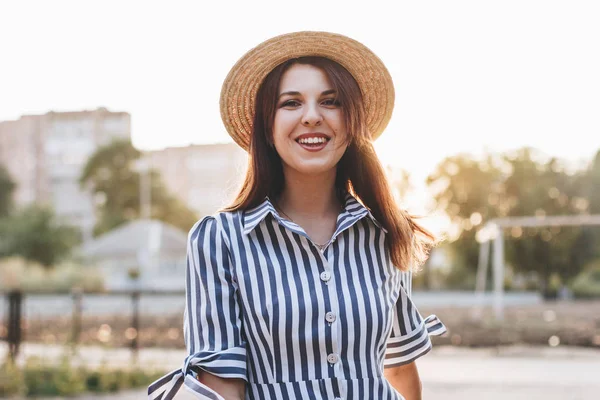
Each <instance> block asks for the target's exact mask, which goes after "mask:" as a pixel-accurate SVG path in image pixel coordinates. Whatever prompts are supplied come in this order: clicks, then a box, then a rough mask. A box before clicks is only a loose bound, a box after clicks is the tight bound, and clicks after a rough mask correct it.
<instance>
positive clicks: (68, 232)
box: [0, 205, 81, 267]
mask: <svg viewBox="0 0 600 400" xmlns="http://www.w3.org/2000/svg"><path fill="white" fill-rule="evenodd" d="M80 242H81V235H80V232H79V230H78V229H77V228H75V227H73V226H70V225H67V224H64V223H61V222H60V221H58V220H57V218H56V217H55V215H54V212H53V211H52V210H50V209H48V208H44V207H39V206H36V205H31V206H28V207H26V208H24V209H22V210H19V211H18V212H16V213H15V214H12V215H10V216H9V217H7V218H4V219H2V220H0V257H8V256H13V255H18V256H22V257H24V258H26V259H27V260H31V261H35V262H38V263H40V264H42V265H44V266H46V267H49V266H52V265H54V264H55V263H57V262H59V261H61V260H64V259H66V258H67V257H68V256H69V255H70V254H71V251H72V250H73V248H74V247H75V246H77V245H78V244H79V243H80Z"/></svg>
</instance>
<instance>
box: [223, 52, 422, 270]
mask: <svg viewBox="0 0 600 400" xmlns="http://www.w3.org/2000/svg"><path fill="white" fill-rule="evenodd" d="M294 64H309V65H313V66H315V67H317V68H320V69H321V70H323V71H324V72H325V74H326V75H327V77H328V78H329V81H330V83H331V84H332V86H333V88H334V89H335V90H336V93H337V97H338V99H337V100H338V101H339V102H340V104H341V107H342V112H343V115H344V119H345V123H346V129H347V132H348V135H347V137H348V139H347V140H348V148H347V149H346V152H345V153H344V155H343V156H342V158H341V160H340V162H339V163H338V165H337V175H336V182H335V185H336V191H337V194H338V197H339V198H340V201H342V202H343V198H344V195H345V193H351V194H353V195H354V196H355V197H356V198H357V199H358V200H359V201H360V202H361V203H362V204H363V205H364V206H365V207H367V208H368V209H369V210H370V211H371V213H372V214H373V216H374V217H375V219H377V221H379V222H380V223H381V224H382V225H383V227H384V228H385V229H386V230H387V235H386V239H385V240H386V242H385V243H386V246H387V248H388V251H389V253H390V258H391V261H392V263H393V264H394V265H395V266H396V267H398V268H399V269H401V270H403V271H406V270H409V269H416V268H417V267H418V266H419V265H420V264H421V263H422V262H424V261H425V259H426V257H427V253H428V250H429V248H430V247H431V245H432V244H433V241H434V237H433V235H432V234H431V233H429V232H428V231H427V230H425V229H424V228H423V227H421V226H420V225H419V224H417V223H416V222H415V221H414V218H413V217H412V216H411V215H409V214H408V213H407V212H406V211H404V210H402V209H400V208H399V207H398V206H397V204H396V203H395V201H394V197H393V195H392V191H391V189H390V185H389V183H388V180H387V177H386V174H385V171H384V169H383V167H382V166H381V163H380V161H379V158H378V157H377V154H376V153H375V149H374V147H373V142H372V140H371V135H370V133H369V131H368V129H367V124H366V120H365V110H364V103H363V99H362V94H361V92H360V88H359V86H358V84H357V83H356V81H355V80H354V78H353V77H352V75H351V74H350V73H349V72H348V71H347V70H346V69H345V68H344V67H342V66H341V65H340V64H338V63H336V62H335V61H332V60H330V59H327V58H324V57H301V58H295V59H291V60H288V61H286V62H284V63H283V64H280V65H279V66H277V67H276V68H275V69H273V71H271V73H269V75H268V76H267V77H266V78H265V80H264V81H263V83H262V85H261V86H260V88H259V90H258V93H257V95H256V103H255V104H256V111H255V114H254V121H253V133H252V137H251V138H250V150H249V159H248V170H247V172H246V178H245V179H244V183H243V184H242V187H241V189H240V191H239V193H238V195H237V197H236V199H235V200H234V201H233V204H232V205H231V206H229V207H227V208H226V209H225V210H224V211H236V210H246V209H250V208H253V207H256V206H258V205H259V204H261V203H262V202H263V201H264V199H265V197H266V196H269V197H270V198H271V199H277V198H278V197H279V195H280V194H281V192H282V191H283V188H284V184H285V181H284V176H283V168H282V164H281V159H280V157H279V154H277V151H276V150H275V147H274V146H273V123H274V120H275V111H276V106H277V98H278V95H279V83H280V81H281V77H282V75H283V74H284V73H285V72H286V71H287V70H288V69H289V68H290V67H291V66H292V65H294Z"/></svg>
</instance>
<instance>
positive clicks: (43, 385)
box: [23, 357, 86, 396]
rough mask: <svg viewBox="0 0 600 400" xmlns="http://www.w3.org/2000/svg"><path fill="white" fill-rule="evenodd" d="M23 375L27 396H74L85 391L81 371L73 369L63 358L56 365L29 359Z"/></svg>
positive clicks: (66, 359) (37, 359)
mask: <svg viewBox="0 0 600 400" xmlns="http://www.w3.org/2000/svg"><path fill="white" fill-rule="evenodd" d="M23 375H24V377H25V386H26V388H27V389H26V392H27V396H74V395H77V394H80V393H83V392H84V391H85V390H86V387H85V379H84V378H85V376H84V373H83V371H82V370H81V369H77V368H74V367H73V366H72V365H71V363H70V361H69V359H68V358H67V357H63V358H62V359H61V361H60V363H59V364H58V365H49V364H45V363H44V362H42V361H41V359H39V358H30V359H28V360H27V362H26V365H25V368H24V370H23Z"/></svg>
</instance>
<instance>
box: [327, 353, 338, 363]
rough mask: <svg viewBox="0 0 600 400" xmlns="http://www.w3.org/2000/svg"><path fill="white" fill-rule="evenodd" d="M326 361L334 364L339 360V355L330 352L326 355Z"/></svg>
mask: <svg viewBox="0 0 600 400" xmlns="http://www.w3.org/2000/svg"><path fill="white" fill-rule="evenodd" d="M327 361H329V363H330V364H335V363H336V362H338V361H340V357H339V356H338V355H337V354H335V353H331V354H329V355H328V356H327Z"/></svg>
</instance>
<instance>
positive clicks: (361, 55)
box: [220, 32, 394, 151]
mask: <svg viewBox="0 0 600 400" xmlns="http://www.w3.org/2000/svg"><path fill="white" fill-rule="evenodd" d="M305 56H321V57H326V58H329V59H331V60H333V61H335V62H337V63H338V64H341V65H342V66H343V67H344V68H346V69H347V70H348V72H350V73H351V74H352V76H353V77H354V79H355V80H356V82H357V83H358V86H359V87H360V90H361V92H362V95H363V101H364V104H365V109H366V119H367V126H368V127H369V131H370V132H371V135H372V137H373V139H376V138H377V137H379V135H381V133H382V132H383V130H384V129H385V127H386V126H387V124H388V122H389V121H390V118H391V116H392V110H393V108H394V84H393V82H392V77H391V76H390V73H389V72H388V70H387V69H386V67H385V65H383V62H382V61H381V60H380V59H379V58H378V57H377V56H376V55H375V54H374V53H373V52H372V51H371V50H369V49H368V48H367V47H366V46H364V45H363V44H361V43H359V42H357V41H356V40H354V39H350V38H349V37H346V36H343V35H339V34H335V33H329V32H294V33H289V34H285V35H281V36H276V37H274V38H271V39H269V40H267V41H265V42H263V43H261V44H259V45H258V46H256V47H255V48H253V49H252V50H250V51H248V52H247V53H246V54H245V55H244V56H243V57H242V58H240V60H239V61H238V62H237V63H236V64H235V65H234V66H233V68H232V69H231V71H229V74H228V75H227V78H225V82H223V87H222V89H221V100H220V106H221V118H222V119H223V124H224V125H225V128H226V129H227V132H229V135H231V137H232V138H233V140H235V142H236V143H237V144H238V145H240V146H241V147H242V148H243V149H245V150H246V151H247V150H248V149H249V148H250V136H251V135H252V123H253V120H254V110H255V104H254V103H255V100H256V93H257V92H258V88H259V87H260V85H261V84H262V82H263V80H264V79H265V78H266V76H267V75H268V74H269V72H271V71H272V70H273V69H274V68H275V67H277V66H278V65H279V64H282V63H284V62H285V61H287V60H289V59H291V58H297V57H305Z"/></svg>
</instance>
